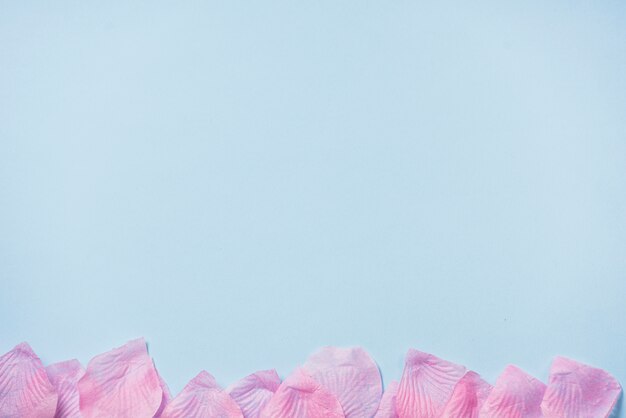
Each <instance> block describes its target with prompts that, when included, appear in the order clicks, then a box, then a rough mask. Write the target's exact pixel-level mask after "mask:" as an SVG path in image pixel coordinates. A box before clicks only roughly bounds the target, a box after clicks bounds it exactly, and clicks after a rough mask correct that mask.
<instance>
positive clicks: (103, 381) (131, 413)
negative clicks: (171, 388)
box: [78, 338, 163, 418]
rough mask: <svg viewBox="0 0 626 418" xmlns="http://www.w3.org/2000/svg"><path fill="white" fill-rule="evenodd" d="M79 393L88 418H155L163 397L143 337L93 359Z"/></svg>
mask: <svg viewBox="0 0 626 418" xmlns="http://www.w3.org/2000/svg"><path fill="white" fill-rule="evenodd" d="M78 392H79V393H80V412H81V413H82V415H83V416H84V417H85V418H110V417H116V418H144V417H145V418H152V417H154V415H155V413H156V412H157V411H158V409H159V406H160V405H161V402H162V398H163V390H162V389H161V385H160V383H159V377H158V375H157V372H156V369H155V368H154V364H153V363H152V359H150V357H149V356H148V350H147V349H146V342H145V341H144V339H143V338H139V339H137V340H133V341H130V342H128V343H127V344H126V345H124V346H122V347H118V348H115V349H113V350H111V351H109V352H107V353H104V354H100V355H98V356H96V357H94V358H93V359H91V361H90V362H89V364H88V365H87V371H86V372H85V375H84V376H83V377H82V379H80V381H79V382H78Z"/></svg>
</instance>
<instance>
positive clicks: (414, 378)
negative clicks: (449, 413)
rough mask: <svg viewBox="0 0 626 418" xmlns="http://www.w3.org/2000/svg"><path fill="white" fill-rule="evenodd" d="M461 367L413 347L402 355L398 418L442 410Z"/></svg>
mask: <svg viewBox="0 0 626 418" xmlns="http://www.w3.org/2000/svg"><path fill="white" fill-rule="evenodd" d="M464 374H465V367H463V366H460V365H458V364H454V363H450V362H448V361H445V360H442V359H440V358H437V357H435V356H433V355H432V354H427V353H422V352H421V351H417V350H409V352H408V353H407V355H406V361H405V365H404V372H403V373H402V379H401V380H400V387H399V388H398V394H397V396H396V409H397V411H398V416H399V417H400V418H435V417H439V416H440V415H441V413H442V412H443V410H444V408H445V406H446V404H447V403H448V400H449V399H450V397H451V396H452V392H453V390H454V387H455V386H456V384H457V382H458V381H459V379H461V377H462V376H463V375H464Z"/></svg>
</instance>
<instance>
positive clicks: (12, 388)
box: [0, 343, 57, 418]
mask: <svg viewBox="0 0 626 418" xmlns="http://www.w3.org/2000/svg"><path fill="white" fill-rule="evenodd" d="M56 407H57V393H56V391H55V390H54V386H53V385H52V383H51V382H50V380H49V379H48V375H47V374H46V369H44V367H43V364H41V360H39V357H37V355H35V353H34V352H33V350H32V349H31V348H30V346H29V345H28V344H26V343H21V344H18V345H17V346H15V348H13V350H11V351H9V352H8V353H6V354H5V355H3V356H2V357H0V416H1V417H29V418H50V417H53V416H54V412H55V411H56Z"/></svg>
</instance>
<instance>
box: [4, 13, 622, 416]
mask: <svg viewBox="0 0 626 418" xmlns="http://www.w3.org/2000/svg"><path fill="white" fill-rule="evenodd" d="M57 3H58V4H56V5H49V4H44V3H43V2H42V3H35V2H8V1H5V2H3V3H1V6H0V191H1V193H0V280H1V282H0V283H1V290H0V351H1V352H5V351H7V350H9V349H10V348H11V347H12V346H13V345H15V344H17V343H18V342H20V341H22V340H27V341H29V342H30V343H31V345H32V346H33V348H34V349H35V350H36V351H37V352H38V353H39V354H40V355H41V356H42V358H43V359H44V361H46V362H53V361H59V360H63V359H66V358H68V357H74V356H76V357H78V358H79V359H80V360H82V361H84V362H85V361H87V360H88V359H89V358H90V357H91V356H92V355H95V354H97V353H99V352H102V351H105V350H108V349H109V348H111V347H114V346H118V345H121V344H122V343H124V342H125V341H127V340H129V339H131V338H134V337H137V336H145V337H146V339H147V340H148V341H149V342H150V349H151V354H152V355H153V356H154V357H155V359H156V363H157V366H158V367H159V369H160V371H161V372H162V374H163V375H164V377H165V378H166V379H167V381H168V382H169V384H170V386H171V388H172V390H173V391H174V392H177V391H178V390H179V389H181V388H182V386H183V385H184V383H185V382H186V381H188V380H189V379H190V378H191V377H193V376H194V375H195V374H196V373H197V372H198V371H200V370H201V369H206V370H208V371H210V372H211V373H213V374H214V375H215V376H216V377H217V379H218V381H219V382H220V383H222V384H228V383H230V382H232V381H234V380H235V379H237V378H239V377H242V376H244V375H246V374H248V373H250V372H253V371H255V370H257V369H263V368H270V367H276V368H277V369H278V371H279V372H280V374H281V375H283V376H284V375H285V374H287V373H289V371H290V370H291V369H292V368H293V367H294V366H296V365H297V364H299V363H300V362H302V361H303V360H304V359H305V358H306V356H308V354H309V353H311V352H312V351H313V350H315V349H316V348H317V347H319V346H321V345H327V344H334V345H357V344H358V345H363V346H364V347H366V348H367V349H368V350H369V351H370V352H371V353H372V355H373V356H374V357H375V358H376V359H377V360H378V362H379V364H380V366H381V368H382V370H383V373H384V375H385V378H386V379H387V381H388V380H390V379H395V378H398V377H399V376H400V373H401V369H402V363H403V356H404V354H405V352H406V350H407V349H408V348H409V347H415V348H418V349H421V350H425V351H430V352H433V353H435V354H437V355H440V356H442V357H445V358H447V359H450V360H453V361H456V362H460V363H463V364H465V365H467V366H469V367H471V368H473V369H476V370H477V371H479V372H481V373H482V374H483V375H484V376H486V377H487V378H488V379H489V380H491V381H494V380H495V378H496V377H497V375H498V373H499V372H500V371H501V370H502V368H503V367H504V366H505V365H506V364H507V363H515V364H518V365H520V366H521V367H523V368H524V369H526V370H527V371H529V372H531V373H533V374H535V375H536V376H538V377H540V378H542V379H545V378H546V377H547V372H548V367H549V364H550V361H551V358H552V357H553V356H554V355H556V354H563V355H567V356H571V357H573V358H575V359H578V360H581V361H584V362H588V363H590V364H594V365H597V366H600V367H603V368H605V369H607V370H609V371H610V372H611V373H613V374H614V375H615V376H617V377H618V378H619V379H620V380H621V381H622V382H626V324H625V323H624V321H625V319H626V302H625V295H626V24H625V22H626V3H623V2H617V1H616V2H610V1H607V2H595V3H597V4H595V5H590V4H588V3H587V2H574V1H572V2H565V1H556V2H540V1H537V2H518V4H513V3H511V2H508V3H507V5H504V4H502V2H499V1H494V2H482V3H475V2H472V3H474V5H473V6H468V5H467V4H466V3H469V2H459V3H445V5H444V3H441V2H433V3H432V4H431V5H426V4H419V5H418V4H415V3H414V2H407V1H400V2H377V3H374V2H362V1H358V2H357V1H354V2H336V1H323V2H307V4H306V5H304V4H300V5H298V6H296V5H295V3H297V2H256V4H254V5H252V4H249V3H250V2H245V3H244V2H238V1H221V2H187V3H186V4H185V5H177V6H175V5H174V3H173V2H170V3H153V2H145V3H143V4H141V5H133V6H125V5H123V3H124V2H119V3H117V4H109V3H110V2H105V3H102V2H101V3H100V4H96V3H95V2H94V3H92V4H87V3H86V2H74V3H70V2H57ZM260 3H265V4H264V5H260ZM299 3H303V2H299ZM522 3H523V4H522ZM548 3H549V4H548ZM601 3H603V4H601ZM435 4H437V5H435ZM622 416H624V415H623V414H622Z"/></svg>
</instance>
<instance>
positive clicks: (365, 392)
mask: <svg viewBox="0 0 626 418" xmlns="http://www.w3.org/2000/svg"><path fill="white" fill-rule="evenodd" d="M302 368H303V369H304V371H305V372H306V373H307V374H308V375H309V376H311V377H312V378H313V379H315V380H316V381H317V382H319V383H321V384H322V385H323V386H324V387H325V388H326V389H328V390H329V391H330V392H331V393H333V394H334V395H335V396H336V397H337V399H338V400H339V403H340V404H341V408H342V409H343V413H344V414H345V416H346V418H371V417H372V416H373V415H374V414H375V413H376V410H377V409H378V404H379V403H380V397H381V395H382V391H383V383H382V380H381V378H380V371H379V370H378V366H376V363H375V362H374V360H373V359H372V358H371V357H370V355H369V354H367V353H366V352H365V350H363V349H362V348H337V347H325V348H322V349H321V350H319V351H318V352H317V353H315V354H313V355H312V356H310V357H309V358H308V360H307V361H306V363H305V364H304V366H303V367H302Z"/></svg>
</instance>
